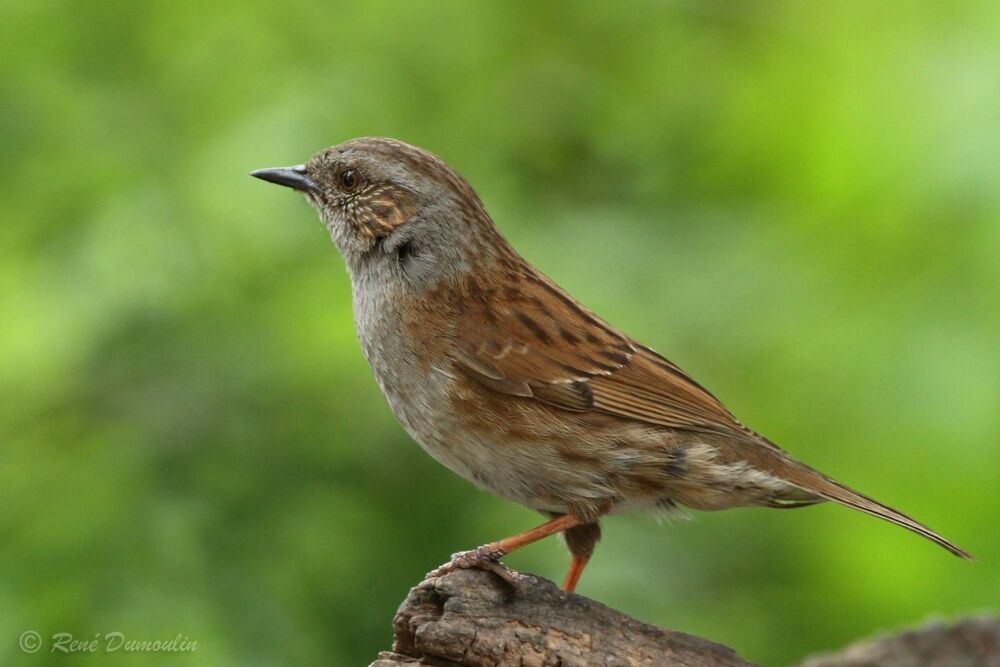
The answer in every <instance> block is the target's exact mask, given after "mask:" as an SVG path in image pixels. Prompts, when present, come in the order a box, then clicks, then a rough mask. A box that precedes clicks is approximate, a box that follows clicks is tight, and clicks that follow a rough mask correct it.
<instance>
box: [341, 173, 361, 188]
mask: <svg viewBox="0 0 1000 667" xmlns="http://www.w3.org/2000/svg"><path fill="white" fill-rule="evenodd" d="M360 182H361V179H360V178H358V172H356V171H354V170H353V169H345V170H344V171H342V172H340V185H341V187H343V188H344V190H346V191H347V192H351V191H352V190H354V189H355V188H356V187H358V183H360Z"/></svg>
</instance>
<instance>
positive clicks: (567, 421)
mask: <svg viewBox="0 0 1000 667" xmlns="http://www.w3.org/2000/svg"><path fill="white" fill-rule="evenodd" d="M250 175H251V176H254V177H256V178H259V179H262V180H264V181H268V182H270V183H274V184H277V185H282V186H285V187H288V188H291V189H293V190H297V191H298V192H300V193H302V194H303V195H304V196H305V198H306V199H307V200H308V201H309V203H310V204H312V206H313V207H314V208H315V209H316V210H317V212H318V214H319V217H320V219H321V220H322V222H323V223H324V225H325V227H326V229H327V230H328V232H329V235H330V236H331V238H332V240H333V243H334V245H335V246H336V247H337V249H338V250H339V252H340V254H341V256H342V258H343V261H344V263H345V265H346V268H347V272H348V274H349V276H350V282H351V295H352V296H351V299H352V307H353V314H354V322H355V329H356V333H357V337H358V340H359V342H360V344H361V348H362V350H363V352H364V355H365V358H366V359H367V361H368V363H369V364H370V366H371V369H372V372H373V374H374V376H375V380H376V382H377V383H378V385H379V387H380V389H381V391H382V393H383V394H384V396H385V398H386V400H387V402H388V404H389V406H390V408H391V410H392V412H393V413H394V415H395V416H396V418H397V419H398V421H399V422H400V424H401V425H402V426H403V428H404V429H405V430H406V431H407V432H408V433H409V435H410V436H411V437H412V438H413V439H414V440H415V441H416V442H417V443H418V444H419V445H420V446H421V447H422V448H423V449H424V451H426V452H427V453H428V454H430V456H432V457H433V458H434V459H436V460H437V461H438V462H440V463H441V464H443V465H444V466H446V467H447V468H449V469H450V470H452V471H453V472H455V473H457V474H458V475H460V476H461V477H463V478H465V479H466V480H468V481H469V482H472V483H473V484H475V485H476V486H478V487H480V488H482V489H485V490H487V491H489V492H492V493H493V494H495V495H497V496H499V497H501V498H504V499H507V500H510V501H514V502H517V503H520V504H521V505H524V506H526V507H528V508H531V509H533V510H536V511H538V512H540V513H541V514H542V515H543V516H545V517H547V520H546V521H545V522H544V523H542V524H540V525H538V526H536V527H534V528H532V529H530V530H527V531H525V532H523V533H520V534H518V535H514V536H511V537H507V538H504V539H500V540H498V541H495V542H491V543H489V544H485V545H483V546H480V547H477V548H475V549H471V550H467V551H461V552H458V553H455V554H453V555H452V557H451V559H450V560H448V561H447V562H446V563H444V564H443V565H442V566H440V567H438V568H437V569H435V570H433V571H432V572H431V573H430V575H431V576H441V575H443V574H445V573H447V572H450V571H453V570H456V569H460V568H472V567H479V568H485V569H491V570H493V571H495V572H497V573H498V574H501V575H503V576H506V577H512V576H514V573H512V572H510V571H509V570H507V569H506V568H505V567H504V566H503V565H501V563H500V559H501V558H502V557H503V556H505V555H507V554H509V553H511V552H512V551H514V550H516V549H519V548H521V547H523V546H525V545H527V544H531V543H533V542H536V541H537V540H540V539H542V538H544V537H547V536H550V535H553V534H557V533H561V534H562V535H563V537H564V539H565V542H566V545H567V547H568V549H569V552H570V555H571V563H570V567H569V570H568V572H567V574H566V577H565V580H564V583H563V587H564V588H565V589H566V590H567V591H573V590H574V589H575V588H576V586H577V583H578V581H579V579H580V576H581V574H582V573H583V571H584V568H585V567H586V565H587V563H588V561H589V560H590V558H591V557H592V555H593V553H594V548H595V546H596V544H597V543H598V541H599V540H600V537H601V528H600V521H601V519H602V518H604V517H606V516H609V515H615V514H623V513H628V512H637V511H645V510H652V511H656V510H667V511H684V510H687V509H691V510H705V511H710V510H722V509H728V508H734V507H747V506H763V507H772V508H799V507H806V506H810V505H814V504H816V503H821V502H824V501H832V502H834V503H839V504H840V505H843V506H846V507H849V508H851V509H854V510H858V511H860V512H864V513H866V514H869V515H872V516H875V517H878V518H881V519H884V520H886V521H888V522H890V523H894V524H896V525H898V526H902V527H903V528H906V529H908V530H910V531H913V532H914V533H916V534H918V535H921V536H922V537H925V538H927V539H928V540H930V541H932V542H934V543H936V544H938V545H940V546H941V547H943V548H945V549H947V550H948V551H950V552H951V553H952V554H954V555H956V556H958V557H960V558H964V559H970V560H971V559H972V556H971V555H970V554H969V553H968V552H966V551H964V550H963V549H961V548H960V547H958V546H956V545H955V544H953V543H952V542H950V541H948V540H947V539H945V538H944V537H942V536H941V535H939V534H938V533H936V532H934V531H932V530H931V529H930V528H928V527H927V526H926V525H924V524H922V523H920V522H918V521H916V520H915V519H912V518H910V517H909V516H907V515H906V514H904V513H902V512H900V511H898V510H895V509H893V508H891V507H889V506H887V505H884V504H882V503H881V502H879V501H877V500H875V499H873V498H871V497H869V496H866V495H863V494H861V493H859V492H857V491H855V490H853V489H851V488H849V487H848V486H846V485H844V484H842V483H840V482H838V481H835V480H834V479H833V478H831V477H828V476H827V475H824V474H823V473H821V472H819V471H817V470H815V469H813V468H811V467H809V466H807V465H805V464H804V463H801V462H799V461H797V460H796V459H794V458H793V457H792V456H791V455H790V454H788V453H787V452H786V451H784V450H783V449H781V448H780V447H779V446H778V445H776V444H774V443H773V442H771V441H770V440H768V439H767V438H765V437H764V436H762V435H760V434H759V433H757V432H755V431H753V430H752V429H750V428H749V427H747V426H745V425H744V424H743V423H741V422H740V421H739V420H737V418H736V417H735V416H734V415H733V413H732V412H730V411H729V409H728V408H726V407H725V406H724V405H723V404H722V402H720V401H719V399H717V398H716V397H715V396H714V395H713V394H712V393H710V392H709V390H708V389H706V388H705V387H703V386H702V385H701V384H699V383H698V382H697V381H695V380H694V379H693V378H692V377H691V376H690V375H688V374H687V373H685V372H684V371H683V370H682V369H681V368H680V367H679V366H677V365H676V364H674V363H673V362H671V361H669V360H667V359H666V358H665V357H663V356H661V355H660V354H658V353H657V352H655V351H654V350H653V349H652V348H650V347H647V346H646V345H644V344H643V343H641V342H639V341H638V340H636V339H634V338H632V337H630V336H628V335H627V334H625V333H623V332H621V331H620V330H619V329H617V328H615V327H614V326H612V325H611V324H609V323H608V322H606V321H605V320H604V319H602V318H601V317H599V316H598V315H596V314H595V313H594V312H592V311H591V310H589V309H588V308H586V307H585V306H583V305H582V304H580V303H579V302H578V301H577V300H576V299H575V298H573V296H571V295H570V294H569V293H568V292H567V291H565V290H564V289H562V288H561V287H559V286H558V285H557V284H556V283H555V282H553V281H552V280H551V279H550V278H548V277H547V276H546V275H544V274H543V273H542V272H541V271H539V270H538V269H537V268H535V267H534V266H533V265H532V264H531V263H529V262H528V261H527V260H525V259H524V258H523V257H522V256H521V255H519V254H518V253H517V251H516V250H514V248H513V247H512V246H511V244H510V243H509V242H508V241H507V239H506V238H505V237H504V236H503V235H501V233H500V232H499V230H498V229H497V227H496V225H495V224H494V222H493V220H492V218H491V217H490V215H489V213H487V211H486V208H485V207H484V205H483V202H482V200H481V199H480V197H479V195H478V194H477V193H476V191H475V190H474V189H473V188H472V186H471V185H469V183H468V182H467V181H466V179H465V178H463V177H462V176H461V175H460V174H459V173H458V171H456V170H455V169H453V168H452V167H451V166H450V165H448V164H447V163H446V162H445V161H444V160H442V159H441V158H439V157H437V156H436V155H434V154H432V153H430V152H429V151H426V150H423V149H421V148H418V147H416V146H413V145H410V144H407V143H405V142H402V141H399V140H396V139H390V138H383V137H362V138H357V139H351V140H349V141H346V142H344V143H341V144H339V145H336V146H333V147H330V148H327V149H325V150H322V151H320V152H319V153H317V154H316V155H315V156H314V157H312V158H311V159H309V161H308V162H306V163H304V164H300V165H296V166H293V167H281V168H269V169H259V170H257V171H253V172H251V174H250Z"/></svg>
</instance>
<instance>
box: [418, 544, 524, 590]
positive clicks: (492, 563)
mask: <svg viewBox="0 0 1000 667" xmlns="http://www.w3.org/2000/svg"><path fill="white" fill-rule="evenodd" d="M506 553H507V552H506V551H504V550H503V549H502V548H500V547H498V546H497V545H495V544H484V545H483V546H481V547H476V548H475V549H472V550H470V551H459V552H458V553H457V554H452V555H451V560H450V561H448V562H447V563H445V564H444V565H442V566H441V567H438V568H435V569H433V570H431V571H430V572H428V573H427V578H428V579H431V578H435V577H443V576H444V575H446V574H448V573H449V572H454V571H455V570H468V569H469V568H473V567H478V568H481V569H483V570H489V571H490V572H493V573H494V574H496V575H497V576H498V577H500V578H501V579H504V580H505V581H507V583H510V584H515V583H517V582H518V581H519V580H520V579H522V578H523V576H524V575H522V574H519V573H517V572H515V571H514V570H512V569H510V568H509V567H507V566H506V565H504V564H503V563H501V562H500V558H501V557H502V556H503V555H504V554H506Z"/></svg>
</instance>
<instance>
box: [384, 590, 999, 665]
mask: <svg viewBox="0 0 1000 667" xmlns="http://www.w3.org/2000/svg"><path fill="white" fill-rule="evenodd" d="M393 630H394V635H395V638H394V641H393V646H392V651H387V652H383V653H382V654H380V655H379V657H378V659H377V660H376V661H375V662H373V663H371V665H370V667H508V666H509V667H589V666H591V665H599V666H600V667H633V666H636V667H637V666H640V665H641V666H659V665H663V666H665V667H666V666H671V665H678V666H684V667H753V665H752V664H751V663H749V662H747V661H746V660H743V659H742V658H740V657H739V656H738V655H736V653H735V652H734V651H733V650H732V649H729V648H727V647H725V646H721V645H719V644H715V643H713V642H711V641H708V640H707V639H701V638H699V637H693V636H691V635H687V634H684V633H682V632H674V631H671V630H663V629H660V628H657V627H655V626H652V625H648V624H646V623H642V622H640V621H637V620H635V619H634V618H630V617H629V616H626V615H624V614H622V613H621V612H618V611H615V610H613V609H610V608H608V607H605V606H604V605H602V604H600V603H599V602H594V601H593V600H589V599H587V598H584V597H580V596H579V595H573V594H570V593H564V592H563V591H562V590H560V589H559V588H558V587H557V586H556V585H555V584H553V583H552V582H550V581H547V580H545V579H541V578H538V577H534V576H530V575H524V579H523V580H520V581H518V582H517V583H516V584H514V585H511V584H509V583H507V582H506V581H504V580H502V579H500V578H499V577H497V576H496V575H494V574H492V573H488V572H485V571H482V570H465V571H459V572H454V573H452V574H449V575H446V576H444V577H441V578H439V579H429V580H426V581H423V582H421V583H420V584H419V585H418V586H417V587H416V588H414V589H412V590H411V591H410V594H409V595H408V596H407V598H406V600H404V601H403V604H402V605H401V606H400V608H399V611H398V612H397V613H396V617H395V619H394V620H393ZM889 666H892V667H1000V619H996V618H985V617H984V618H971V619H966V620H964V621H961V622H959V623H958V624H956V625H953V626H945V625H943V624H935V625H931V626H928V627H926V628H924V629H922V630H917V631H912V632H906V633H902V634H899V635H894V636H888V637H883V638H878V639H875V640H871V641H865V642H861V643H859V644H856V645H854V646H851V647H848V648H847V649H845V650H844V651H842V652H840V653H837V654H831V655H825V656H820V657H816V658H812V659H810V660H807V661H806V662H805V663H803V665H802V667H889Z"/></svg>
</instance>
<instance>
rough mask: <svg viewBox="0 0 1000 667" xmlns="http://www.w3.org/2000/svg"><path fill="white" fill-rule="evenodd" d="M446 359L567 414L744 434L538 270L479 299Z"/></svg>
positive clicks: (701, 394)
mask: <svg viewBox="0 0 1000 667" xmlns="http://www.w3.org/2000/svg"><path fill="white" fill-rule="evenodd" d="M457 334H458V335H457V339H456V352H455V361H456V362H457V363H458V364H459V366H460V367H462V368H464V369H465V370H466V371H467V372H468V373H469V375H470V376H471V377H473V378H474V379H476V380H477V381H479V382H480V383H481V384H483V385H484V386H486V387H488V388H490V389H492V390H494V391H499V392H502V393H506V394H511V395H514V396H522V397H532V398H535V399H537V400H539V401H543V402H545V403H548V404H550V405H554V406H556V407H559V408H562V409H565V410H573V411H586V410H595V411H599V412H604V413H608V414H614V415H618V416H621V417H625V418H629V419H634V420H636V421H641V422H646V423H650V424H657V425H661V426H668V427H671V428H680V429H689V430H699V431H713V432H724V433H741V434H746V433H748V432H747V431H746V429H745V427H743V426H742V425H741V424H740V423H739V422H738V421H737V420H736V419H735V418H734V417H733V415H732V414H731V413H730V412H729V411H728V410H727V409H726V408H725V406H723V405H722V403H720V402H719V401H718V399H716V398H715V397H714V396H712V394H710V393H709V392H708V391H707V390H706V389H705V388H704V387H702V386H701V385H699V384H698V383H697V382H695V381H694V380H692V379H691V378H690V377H688V376H687V375H686V374H685V373H684V372H683V371H681V370H680V369H679V368H678V367H677V366H675V365H674V364H672V363H671V362H669V361H667V360H666V359H664V358H663V357H661V356H660V355H658V354H657V353H655V352H653V351H652V350H650V349H649V348H646V347H644V346H642V345H640V344H638V343H636V342H635V341H633V340H632V339H630V338H628V337H626V336H625V335H623V334H621V333H619V332H618V331H616V330H615V329H613V328H612V327H611V326H610V325H608V324H607V323H605V322H604V321H602V320H601V319H600V318H598V317H597V316H596V315H594V314H593V313H591V312H590V311H588V310H586V309H585V308H583V307H582V306H580V305H579V304H577V303H576V302H575V301H573V299H572V298H570V297H569V296H568V295H567V294H566V293H565V292H563V291H562V290H560V289H559V288H558V287H557V286H556V285H554V284H553V283H552V282H551V281H549V280H548V279H546V278H545V277H544V276H541V275H537V274H529V275H528V276H525V277H524V278H523V279H522V281H521V284H520V285H519V289H518V290H517V291H516V292H510V291H508V292H507V293H506V294H504V298H503V299H502V300H485V299H484V300H483V301H482V303H480V304H477V305H476V306H474V307H473V308H471V309H470V310H469V311H468V312H466V313H464V314H463V316H462V318H461V321H460V323H459V326H458V332H457Z"/></svg>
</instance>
